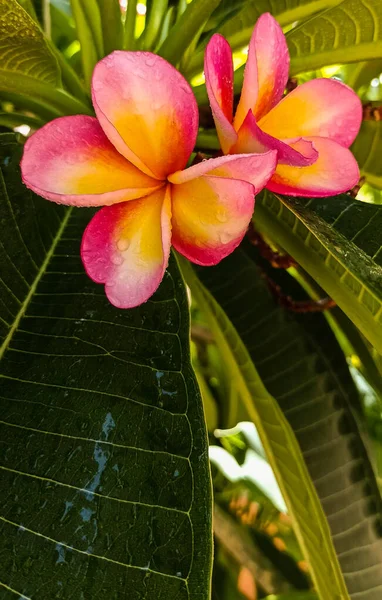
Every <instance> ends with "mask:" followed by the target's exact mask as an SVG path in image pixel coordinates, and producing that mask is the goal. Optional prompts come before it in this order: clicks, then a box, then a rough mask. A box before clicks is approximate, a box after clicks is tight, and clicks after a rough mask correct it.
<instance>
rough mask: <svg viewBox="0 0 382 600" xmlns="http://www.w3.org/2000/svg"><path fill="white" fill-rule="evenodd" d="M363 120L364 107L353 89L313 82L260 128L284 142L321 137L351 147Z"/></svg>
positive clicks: (336, 83)
mask: <svg viewBox="0 0 382 600" xmlns="http://www.w3.org/2000/svg"><path fill="white" fill-rule="evenodd" d="M361 120H362V104H361V101H360V99H359V98H358V96H357V94H355V93H354V92H353V90H352V89H350V88H349V87H348V86H346V85H345V84H343V83H341V82H340V81H335V80H334V79H312V81H307V82H306V83H303V84H302V85H300V86H298V87H297V88H296V89H295V90H293V92H291V93H290V94H288V95H287V96H286V97H285V98H284V99H283V100H281V102H280V103H279V104H278V105H277V106H275V107H274V108H273V109H272V110H271V111H270V112H269V113H268V114H267V115H266V116H265V117H264V118H263V119H261V121H260V122H259V125H260V127H261V129H263V131H265V132H266V133H269V134H270V135H274V136H277V137H278V138H281V139H282V138H292V137H296V136H301V137H307V136H320V137H327V138H330V139H332V140H335V141H336V142H338V143H339V144H342V145H343V146H346V147H348V146H350V144H352V142H353V141H354V139H355V137H356V135H357V133H358V131H359V128H360V125H361Z"/></svg>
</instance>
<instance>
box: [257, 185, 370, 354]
mask: <svg viewBox="0 0 382 600" xmlns="http://www.w3.org/2000/svg"><path fill="white" fill-rule="evenodd" d="M255 225H256V228H257V229H259V230H260V231H263V232H264V233H267V234H268V235H269V236H270V237H271V238H272V239H273V240H274V241H275V242H276V243H277V244H279V245H280V246H281V247H282V248H284V250H285V251H286V252H288V254H291V255H292V256H293V257H294V258H295V259H296V260H297V262H298V263H299V264H300V265H301V266H302V267H303V269H305V270H306V271H307V272H308V273H309V275H311V276H312V277H313V279H315V281H317V283H318V284H319V285H320V286H321V287H322V288H323V289H324V290H325V291H326V292H327V294H329V296H331V297H332V298H333V300H335V302H336V303H337V304H338V305H339V307H340V308H342V310H343V311H344V312H345V313H346V314H347V315H348V317H349V318H350V319H351V320H352V321H353V323H354V324H355V325H356V326H357V327H358V328H359V329H360V330H361V332H362V333H363V334H364V335H365V337H366V338H367V339H368V340H369V341H370V342H371V343H372V344H373V345H374V346H375V348H376V349H377V350H378V351H379V352H381V351H382V249H381V228H382V207H380V206H375V205H372V204H366V203H364V202H360V201H359V200H352V199H351V197H350V196H347V195H345V194H343V195H341V196H335V197H333V198H315V199H310V198H289V197H286V196H278V197H276V196H275V195H274V194H272V193H269V192H266V193H263V194H262V196H261V197H258V201H257V205H256V212H255Z"/></svg>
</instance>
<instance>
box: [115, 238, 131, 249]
mask: <svg viewBox="0 0 382 600" xmlns="http://www.w3.org/2000/svg"><path fill="white" fill-rule="evenodd" d="M129 246H130V240H129V239H127V238H121V239H119V240H118V242H117V248H118V250H120V252H125V251H126V250H128V249H129Z"/></svg>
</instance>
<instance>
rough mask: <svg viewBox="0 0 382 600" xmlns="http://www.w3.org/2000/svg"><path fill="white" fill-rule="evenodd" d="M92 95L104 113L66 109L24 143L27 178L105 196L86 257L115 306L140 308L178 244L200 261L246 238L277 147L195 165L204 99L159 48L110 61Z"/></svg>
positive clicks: (41, 185) (49, 191) (53, 193)
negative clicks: (196, 95)
mask: <svg viewBox="0 0 382 600" xmlns="http://www.w3.org/2000/svg"><path fill="white" fill-rule="evenodd" d="M92 98H93V105H94V109H95V113H96V116H97V118H93V117H88V116H82V115H78V116H71V117H62V118H59V119H56V120H54V121H51V122H50V123H48V124H47V125H45V126H44V127H42V129H40V130H38V131H37V132H36V133H35V134H34V135H33V136H32V137H31V138H30V139H29V140H28V141H27V142H26V144H25V150H24V155H23V159H22V162H21V170H22V177H23V181H24V183H25V184H26V185H27V187H29V188H30V189H32V190H33V191H34V192H36V193H37V194H39V195H40V196H43V197H44V198H47V199H48V200H53V201H54V202H58V203H62V204H68V205H75V206H93V207H94V206H104V208H102V209H101V210H100V211H98V212H97V213H96V215H95V216H94V217H93V218H92V220H91V221H90V223H89V225H88V226H87V228H86V230H85V232H84V235H83V239H82V245H81V257H82V261H83V263H84V266H85V269H86V271H87V273H88V275H89V276H90V277H91V278H92V279H93V280H94V281H96V282H98V283H104V284H105V291H106V295H107V297H108V298H109V300H110V302H111V303H112V304H114V305H115V306H117V307H120V308H130V307H133V306H137V305H139V304H141V303H142V302H145V301H146V300H147V299H148V298H149V297H150V296H151V295H152V294H153V293H154V292H155V290H156V289H157V288H158V286H159V284H160V282H161V280H162V278H163V275H164V272H165V269H166V266H167V264H168V259H169V253H170V246H171V244H172V245H173V246H174V248H176V250H177V251H178V252H180V253H181V254H183V255H184V256H185V257H186V258H188V259H189V260H191V261H193V262H195V263H197V264H200V265H214V264H216V263H218V262H219V261H220V260H221V259H222V258H224V257H225V256H227V255H228V254H230V253H231V252H232V251H233V250H234V249H235V248H236V247H237V246H238V245H239V243H240V241H241V239H242V238H243V236H244V234H245V231H246V229H247V226H248V223H249V221H250V219H251V216H252V212H253V208H254V195H255V194H256V193H257V192H258V191H259V190H261V189H262V188H263V186H264V185H265V184H266V183H267V181H268V179H269V177H270V176H271V175H272V173H273V171H274V169H275V166H276V154H277V153H276V152H275V151H270V152H268V153H265V154H249V155H248V154H245V155H244V156H241V155H235V156H223V157H219V158H216V159H211V160H206V161H203V162H201V163H199V164H195V165H193V166H191V167H189V168H188V169H185V166H186V164H187V161H188V159H189V158H190V155H191V153H192V150H193V148H194V145H195V141H196V135H197V130H198V108H197V104H196V100H195V98H194V95H193V94H192V91H191V88H190V87H189V85H188V83H187V82H186V81H185V79H184V78H183V77H182V75H181V74H180V73H178V71H177V70H176V69H175V68H174V67H172V66H171V65H170V64H169V63H168V62H166V61H165V60H164V59H162V58H160V57H159V56H156V55H154V54H151V53H149V52H123V51H117V52H114V53H112V54H110V55H109V56H107V57H106V58H104V59H103V60H101V61H100V62H99V63H98V64H97V65H96V67H95V70H94V74H93V81H92Z"/></svg>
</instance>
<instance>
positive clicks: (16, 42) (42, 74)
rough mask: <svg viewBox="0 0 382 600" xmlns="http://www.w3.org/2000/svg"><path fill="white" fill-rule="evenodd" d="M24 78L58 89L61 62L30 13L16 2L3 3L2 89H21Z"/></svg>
mask: <svg viewBox="0 0 382 600" xmlns="http://www.w3.org/2000/svg"><path fill="white" fill-rule="evenodd" d="M24 79H27V80H28V82H30V80H32V81H33V80H37V81H43V82H45V83H49V84H51V85H52V86H57V85H59V84H60V80H61V79H60V70H59V67H58V63H57V60H56V58H55V56H54V55H53V53H52V52H51V50H50V48H49V46H48V44H47V42H46V40H45V38H44V35H43V33H42V31H41V29H40V28H39V27H38V25H37V24H36V22H35V21H34V19H33V18H32V17H31V16H30V15H29V14H28V13H27V11H26V10H24V8H22V7H21V6H20V4H19V3H18V2H16V0H0V90H1V89H5V90H8V91H9V89H8V88H9V85H12V86H20V87H22V83H23V80H24ZM9 82H11V83H9Z"/></svg>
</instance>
